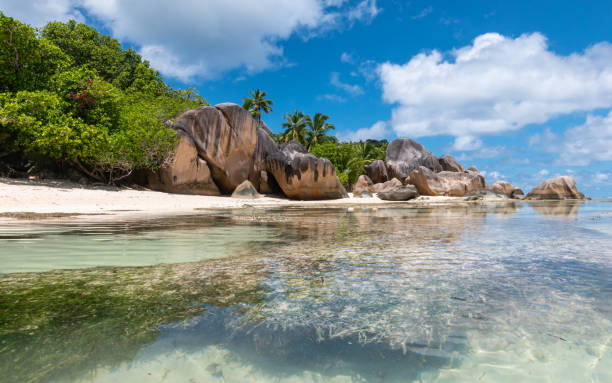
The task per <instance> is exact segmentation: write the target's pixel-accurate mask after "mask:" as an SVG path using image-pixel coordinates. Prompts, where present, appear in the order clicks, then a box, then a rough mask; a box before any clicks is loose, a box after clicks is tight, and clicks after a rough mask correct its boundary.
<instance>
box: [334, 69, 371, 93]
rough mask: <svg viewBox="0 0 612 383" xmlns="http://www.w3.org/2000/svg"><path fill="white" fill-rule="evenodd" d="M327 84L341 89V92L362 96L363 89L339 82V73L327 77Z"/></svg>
mask: <svg viewBox="0 0 612 383" xmlns="http://www.w3.org/2000/svg"><path fill="white" fill-rule="evenodd" d="M329 83H330V84H332V85H333V86H335V87H336V88H338V89H342V90H343V91H345V92H347V93H349V94H352V95H354V96H355V95H359V94H363V89H361V87H360V86H359V85H353V84H347V83H344V82H342V81H341V80H340V73H337V72H332V74H331V75H330V76H329Z"/></svg>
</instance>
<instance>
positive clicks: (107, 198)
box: [0, 178, 463, 217]
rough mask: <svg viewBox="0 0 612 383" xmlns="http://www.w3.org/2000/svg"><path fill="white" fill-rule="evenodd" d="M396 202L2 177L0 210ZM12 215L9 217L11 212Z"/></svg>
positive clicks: (178, 209)
mask: <svg viewBox="0 0 612 383" xmlns="http://www.w3.org/2000/svg"><path fill="white" fill-rule="evenodd" d="M454 201H456V202H459V201H463V199H462V198H458V197H424V196H423V197H419V198H417V199H414V200H411V201H406V202H400V203H401V204H436V203H448V202H454ZM383 204H398V202H392V201H383V200H381V199H379V198H377V197H376V196H374V197H371V198H353V197H352V195H351V197H350V198H343V199H336V200H322V201H296V200H290V199H287V198H280V197H278V196H265V195H264V196H262V197H260V198H255V199H246V198H244V199H243V198H232V197H230V196H200V195H185V194H170V193H163V192H156V191H152V190H146V189H144V190H136V189H131V188H125V187H124V188H118V187H112V186H102V185H80V184H78V183H74V182H70V181H65V180H24V179H11V178H0V214H4V216H7V213H36V214H49V213H65V214H87V215H89V216H91V215H101V216H102V215H106V216H109V215H111V216H116V215H126V214H129V215H135V214H136V215H138V214H161V215H164V214H190V213H194V212H197V211H198V210H205V209H237V208H243V207H249V208H252V207H262V208H263V207H279V206H303V207H307V206H312V207H322V206H347V207H349V206H362V205H383ZM9 217H10V215H9Z"/></svg>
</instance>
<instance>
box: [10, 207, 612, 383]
mask: <svg viewBox="0 0 612 383" xmlns="http://www.w3.org/2000/svg"><path fill="white" fill-rule="evenodd" d="M0 264H1V265H2V272H3V274H0V286H2V287H1V288H0V370H1V371H2V375H1V376H0V381H1V382H13V381H15V382H17V381H19V382H21V381H32V382H136V381H147V382H612V204H611V203H595V202H586V203H581V204H580V203H579V204H572V203H556V204H555V203H546V202H539V203H533V204H528V203H515V202H508V203H496V204H465V205H463V206H454V207H450V206H440V207H431V208H425V207H421V208H416V207H413V208H402V207H398V206H395V207H385V208H380V207H379V208H358V207H357V208H354V210H352V211H349V210H348V209H347V208H321V209H307V210H304V209H297V208H287V209H269V210H260V209H244V210H228V211H224V212H212V213H206V214H202V215H197V216H189V217H175V218H155V219H148V220H140V221H131V220H123V221H121V222H114V223H112V224H101V223H90V224H88V223H79V224H78V225H77V224H75V223H73V221H70V220H68V219H66V220H62V221H61V222H56V221H49V222H47V221H45V222H42V221H41V222H31V223H29V224H25V223H23V222H21V223H20V222H17V223H15V221H12V222H10V223H9V221H5V224H4V225H1V226H0Z"/></svg>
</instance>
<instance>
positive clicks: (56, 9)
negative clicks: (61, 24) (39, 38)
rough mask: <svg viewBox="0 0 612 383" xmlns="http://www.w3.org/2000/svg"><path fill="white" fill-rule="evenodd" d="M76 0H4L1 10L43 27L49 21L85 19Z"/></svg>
mask: <svg viewBox="0 0 612 383" xmlns="http://www.w3.org/2000/svg"><path fill="white" fill-rule="evenodd" d="M77 5H78V2H77V1H76V0H33V1H23V0H2V3H1V4H0V11H2V12H3V13H4V14H5V15H6V16H10V17H13V18H16V19H18V20H20V21H23V22H25V23H26V24H30V25H32V26H34V27H42V26H44V25H45V24H46V23H48V22H49V21H53V20H57V21H68V20H70V19H74V20H78V21H82V20H84V17H83V15H82V14H81V12H80V11H79V10H78V9H76V6H77Z"/></svg>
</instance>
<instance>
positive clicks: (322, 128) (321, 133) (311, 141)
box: [306, 113, 336, 149]
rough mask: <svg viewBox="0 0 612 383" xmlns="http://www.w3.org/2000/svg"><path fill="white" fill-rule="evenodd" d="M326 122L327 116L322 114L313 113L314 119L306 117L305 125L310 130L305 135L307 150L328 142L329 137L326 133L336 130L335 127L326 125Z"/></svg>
mask: <svg viewBox="0 0 612 383" xmlns="http://www.w3.org/2000/svg"><path fill="white" fill-rule="evenodd" d="M327 120H329V116H327V115H325V114H323V113H315V115H314V118H310V116H306V125H308V128H309V129H310V131H309V132H307V133H306V141H307V143H308V149H310V148H311V147H313V146H316V145H318V144H321V143H323V142H325V141H326V140H328V139H329V138H330V136H328V135H327V132H328V131H329V130H332V129H336V127H335V126H334V125H333V124H330V123H328V122H327Z"/></svg>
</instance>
